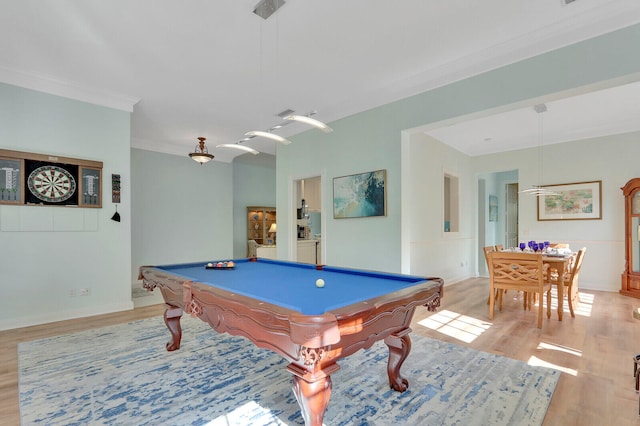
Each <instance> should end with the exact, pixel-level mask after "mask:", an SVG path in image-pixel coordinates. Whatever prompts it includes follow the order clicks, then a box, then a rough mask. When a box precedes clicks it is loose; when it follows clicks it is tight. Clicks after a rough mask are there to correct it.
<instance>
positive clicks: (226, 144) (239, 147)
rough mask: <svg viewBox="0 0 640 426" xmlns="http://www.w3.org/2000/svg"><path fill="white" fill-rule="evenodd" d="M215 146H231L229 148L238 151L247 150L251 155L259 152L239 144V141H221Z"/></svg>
mask: <svg viewBox="0 0 640 426" xmlns="http://www.w3.org/2000/svg"><path fill="white" fill-rule="evenodd" d="M216 148H231V149H238V150H240V151H244V152H249V153H251V154H253V155H258V154H259V152H258V151H256V150H255V149H253V148H251V147H249V146H246V145H240V141H238V142H236V143H223V144H221V145H218V146H216Z"/></svg>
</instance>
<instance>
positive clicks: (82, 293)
mask: <svg viewBox="0 0 640 426" xmlns="http://www.w3.org/2000/svg"><path fill="white" fill-rule="evenodd" d="M78 293H79V294H80V296H88V295H89V289H88V288H81V289H80V290H79V291H78Z"/></svg>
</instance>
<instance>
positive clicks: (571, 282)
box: [549, 247, 587, 318]
mask: <svg viewBox="0 0 640 426" xmlns="http://www.w3.org/2000/svg"><path fill="white" fill-rule="evenodd" d="M586 251H587V248H586V247H582V248H581V249H580V250H578V254H577V255H576V257H575V259H574V261H573V263H572V264H571V266H570V267H569V270H568V271H565V272H564V286H565V287H566V288H567V291H566V293H567V300H568V301H569V311H570V312H571V316H572V317H573V318H575V317H576V314H575V309H576V308H577V307H578V304H579V303H580V295H579V292H578V276H579V275H580V269H581V268H582V260H583V259H584V254H585V252H586ZM559 279H560V276H559V274H558V272H557V271H554V272H551V271H550V272H549V282H550V283H551V284H554V285H556V286H557V285H558V282H559ZM558 294H560V293H559V292H558Z"/></svg>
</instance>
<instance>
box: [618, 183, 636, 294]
mask: <svg viewBox="0 0 640 426" xmlns="http://www.w3.org/2000/svg"><path fill="white" fill-rule="evenodd" d="M621 189H622V193H623V194H624V206H625V207H624V224H625V225H624V227H625V234H624V235H625V237H624V240H625V242H624V246H625V249H624V257H625V267H624V272H623V273H622V289H621V290H620V293H622V294H624V295H626V296H632V297H637V298H640V178H635V179H631V180H630V181H629V182H627V184H626V185H625V186H623V187H622V188H621Z"/></svg>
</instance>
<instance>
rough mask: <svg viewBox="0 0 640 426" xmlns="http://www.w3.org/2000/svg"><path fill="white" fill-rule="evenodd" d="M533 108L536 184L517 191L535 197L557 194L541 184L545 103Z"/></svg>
mask: <svg viewBox="0 0 640 426" xmlns="http://www.w3.org/2000/svg"><path fill="white" fill-rule="evenodd" d="M533 109H534V111H535V112H536V113H537V114H538V184H537V185H531V188H528V189H523V190H522V191H519V192H520V193H522V194H530V195H535V196H536V197H540V196H550V195H558V193H557V192H555V191H552V190H550V189H547V188H545V187H544V186H542V185H541V182H542V171H543V170H542V169H543V161H544V156H543V153H542V150H543V145H544V144H543V141H544V137H543V135H544V131H543V130H544V126H543V114H544V113H545V112H547V106H546V105H545V104H538V105H535V106H534V107H533Z"/></svg>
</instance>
